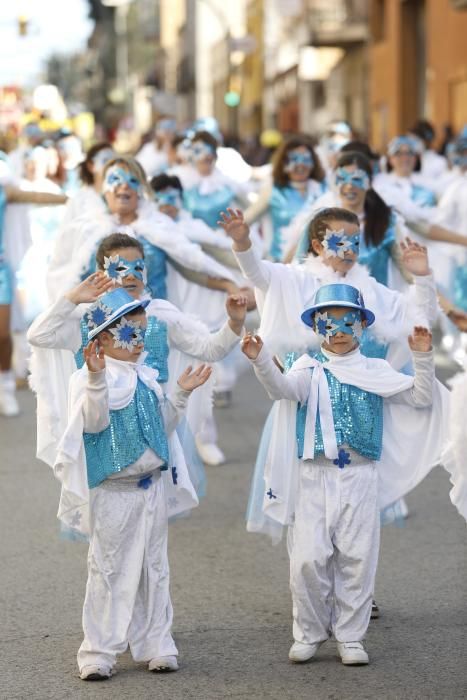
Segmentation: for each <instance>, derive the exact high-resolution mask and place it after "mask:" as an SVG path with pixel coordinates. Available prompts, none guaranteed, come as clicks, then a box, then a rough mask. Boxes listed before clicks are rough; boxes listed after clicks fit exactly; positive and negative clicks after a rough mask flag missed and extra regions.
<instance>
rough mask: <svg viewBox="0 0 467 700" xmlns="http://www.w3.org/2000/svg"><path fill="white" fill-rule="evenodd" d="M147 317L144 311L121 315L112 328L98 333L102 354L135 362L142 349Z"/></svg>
mask: <svg viewBox="0 0 467 700" xmlns="http://www.w3.org/2000/svg"><path fill="white" fill-rule="evenodd" d="M146 325H147V319H146V314H145V312H144V311H142V312H141V313H138V314H133V315H132V316H122V318H121V319H119V322H118V324H117V325H116V326H115V327H114V328H110V329H108V330H105V331H102V332H101V333H99V336H98V339H99V347H101V348H102V349H103V350H104V355H106V356H107V357H112V358H113V359H114V360H122V361H123V362H137V361H138V360H139V357H140V355H141V353H142V352H143V351H144V333H145V331H146Z"/></svg>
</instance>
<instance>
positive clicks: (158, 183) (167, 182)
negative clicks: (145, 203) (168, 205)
mask: <svg viewBox="0 0 467 700" xmlns="http://www.w3.org/2000/svg"><path fill="white" fill-rule="evenodd" d="M168 187H173V188H174V189H176V190H180V192H183V187H182V183H181V182H180V180H179V178H178V177H177V176H176V175H167V173H162V175H155V177H153V178H152V180H151V189H153V190H154V192H160V191H161V190H166V189H167V188H168Z"/></svg>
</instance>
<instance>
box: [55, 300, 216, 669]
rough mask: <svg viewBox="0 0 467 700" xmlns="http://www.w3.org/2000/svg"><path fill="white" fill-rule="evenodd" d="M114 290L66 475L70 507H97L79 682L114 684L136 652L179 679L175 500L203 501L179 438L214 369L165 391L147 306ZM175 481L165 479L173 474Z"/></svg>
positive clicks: (76, 407)
mask: <svg viewBox="0 0 467 700" xmlns="http://www.w3.org/2000/svg"><path fill="white" fill-rule="evenodd" d="M148 303H149V302H144V301H140V300H136V301H135V300H134V299H133V298H132V297H131V296H130V295H129V294H128V293H127V292H125V290H123V289H118V290H114V291H111V292H108V293H106V294H104V295H103V296H101V297H100V299H99V300H98V301H97V302H96V303H95V304H93V305H92V306H91V307H90V308H89V310H88V314H87V322H88V329H89V333H88V337H89V341H90V342H89V344H88V345H87V347H86V348H85V351H84V357H85V362H86V364H85V366H83V368H82V369H81V370H78V371H77V372H76V373H75V374H74V375H73V376H72V377H71V380H70V389H69V392H70V404H69V406H70V410H69V415H68V425H67V429H66V431H65V434H64V436H63V439H62V441H61V443H60V446H59V453H58V457H57V462H56V464H55V472H56V474H57V476H58V477H59V478H60V480H61V483H62V501H61V506H64V499H66V506H67V507H70V504H71V503H72V502H73V499H75V500H76V501H80V502H83V501H84V500H85V499H86V500H87V504H88V509H89V516H90V517H89V534H90V547H89V557H88V563H89V566H88V582H87V586H86V597H85V601H84V607H83V630H84V640H83V643H82V644H81V647H80V649H79V652H78V665H79V670H80V677H81V678H82V679H83V680H103V679H106V678H109V677H110V676H111V675H112V672H113V668H114V665H115V662H116V657H117V654H121V653H123V652H124V651H125V650H126V649H127V646H128V644H129V645H130V648H131V652H132V655H133V658H134V659H135V661H146V662H149V666H148V669H149V670H150V671H176V670H177V669H178V664H177V658H176V657H177V653H178V652H177V648H176V646H175V644H174V641H173V639H172V636H171V626H172V614H173V613H172V604H171V601H170V593H169V566H168V560H167V518H168V516H167V512H168V501H169V500H170V499H171V498H176V500H177V501H178V502H179V505H178V512H184V511H186V510H188V509H191V508H193V507H194V506H196V505H197V503H198V499H197V496H196V492H195V490H194V488H193V485H192V484H191V482H190V479H189V476H188V473H187V471H186V467H185V465H184V463H183V460H180V455H179V454H177V448H176V445H174V439H173V437H172V435H173V431H174V429H175V427H176V425H177V423H178V421H179V419H180V416H181V414H182V412H183V411H184V409H185V407H186V403H187V400H188V397H189V395H190V393H191V391H192V390H193V389H196V388H197V387H199V386H201V385H202V384H204V383H205V382H206V381H207V380H208V379H209V376H210V372H211V370H210V368H209V367H207V366H205V365H201V366H200V367H199V368H198V369H196V370H194V371H192V368H191V367H188V368H186V370H185V372H183V374H182V375H181V376H180V377H179V378H178V382H177V389H176V390H175V391H174V392H173V393H172V394H170V395H168V396H164V393H163V391H162V389H161V387H160V385H159V383H158V381H157V376H158V375H157V372H156V371H155V370H154V369H152V368H151V367H150V366H148V365H146V364H145V362H144V355H143V349H144V333H145V329H146V315H145V312H144V308H145V306H147V304H148ZM164 472H165V478H164V477H163V476H162V475H163V474H164Z"/></svg>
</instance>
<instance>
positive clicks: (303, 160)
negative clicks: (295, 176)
mask: <svg viewBox="0 0 467 700" xmlns="http://www.w3.org/2000/svg"><path fill="white" fill-rule="evenodd" d="M300 165H304V166H306V167H307V168H312V167H313V158H312V156H311V153H299V152H298V151H290V153H289V154H288V155H287V165H286V166H285V168H284V169H285V171H286V172H290V171H291V170H295V168H297V167H298V166H300Z"/></svg>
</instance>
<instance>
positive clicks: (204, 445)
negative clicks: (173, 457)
mask: <svg viewBox="0 0 467 700" xmlns="http://www.w3.org/2000/svg"><path fill="white" fill-rule="evenodd" d="M196 447H197V450H198V452H199V456H200V457H201V459H202V460H203V462H204V463H205V464H209V465H210V466H212V467H217V466H218V465H219V464H224V462H225V454H224V453H223V452H222V450H221V449H219V447H218V446H217V445H216V444H215V443H214V442H201V441H200V440H198V439H197V440H196Z"/></svg>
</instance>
